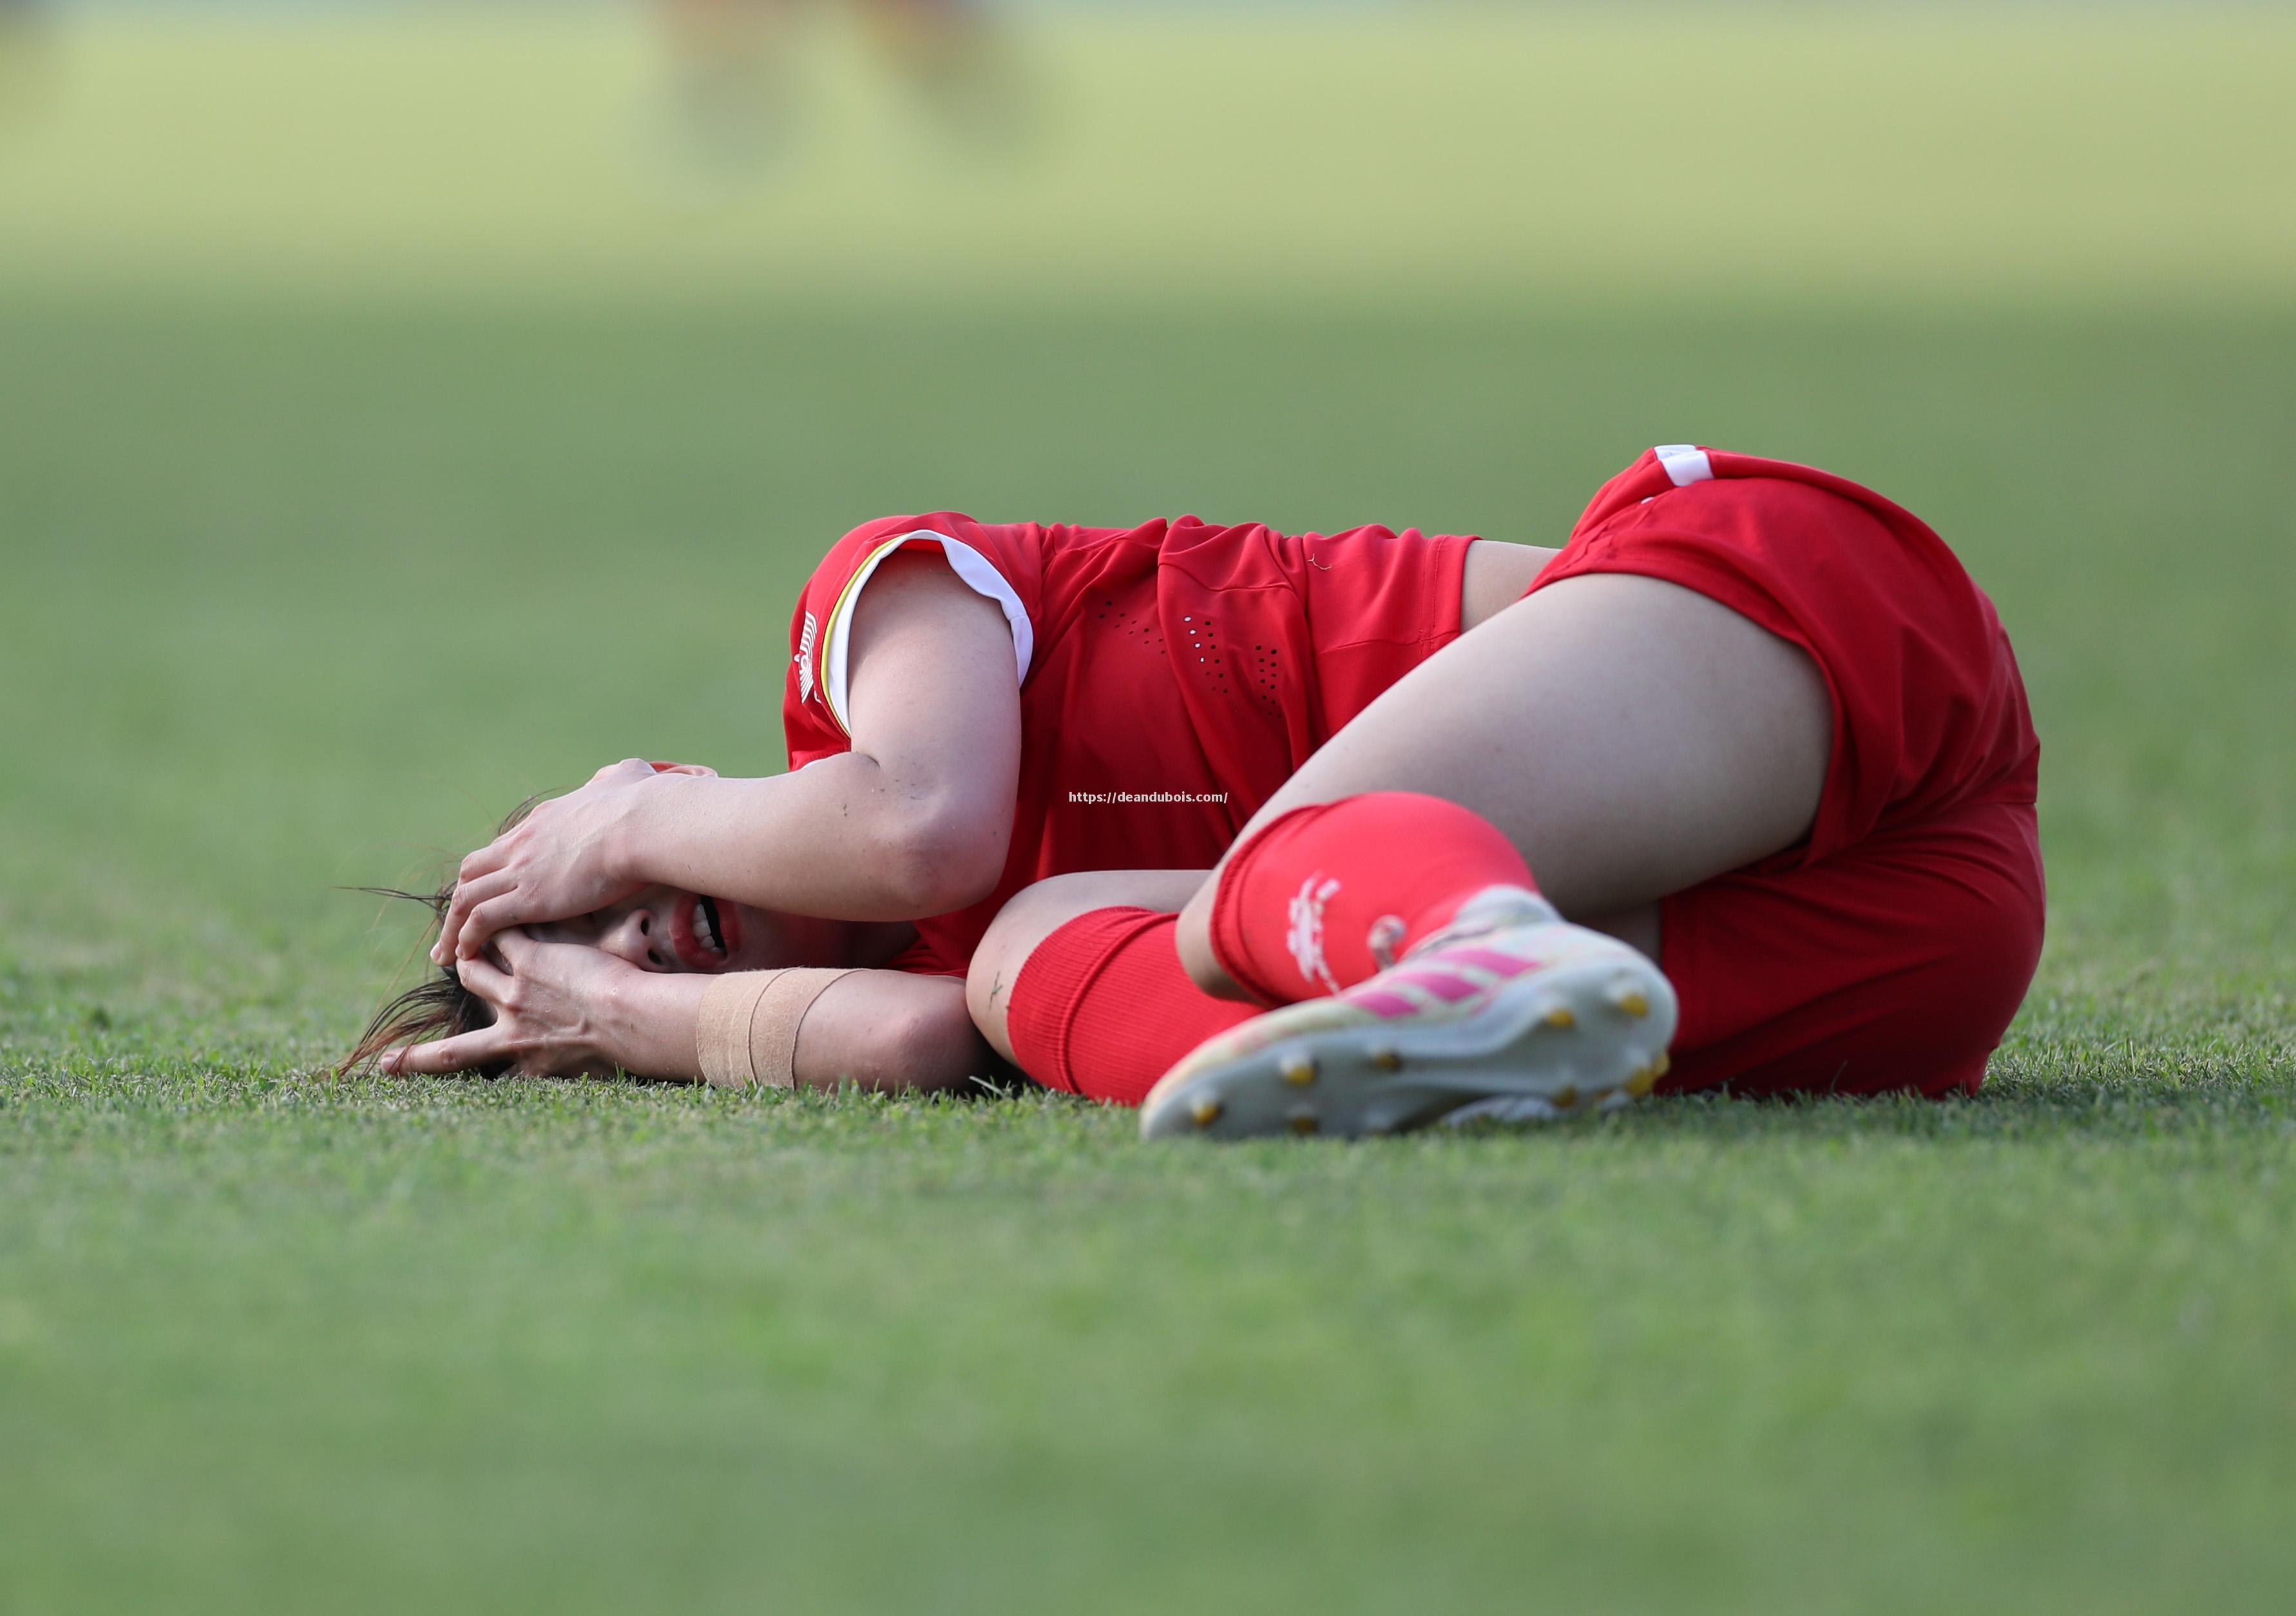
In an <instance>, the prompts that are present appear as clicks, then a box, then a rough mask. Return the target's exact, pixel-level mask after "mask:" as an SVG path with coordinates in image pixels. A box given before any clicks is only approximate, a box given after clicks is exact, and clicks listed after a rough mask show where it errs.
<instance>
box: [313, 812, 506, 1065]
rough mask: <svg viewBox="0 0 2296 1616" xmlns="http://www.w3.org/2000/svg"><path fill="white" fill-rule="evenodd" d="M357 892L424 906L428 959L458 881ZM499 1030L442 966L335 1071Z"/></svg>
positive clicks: (389, 1009)
mask: <svg viewBox="0 0 2296 1616" xmlns="http://www.w3.org/2000/svg"><path fill="white" fill-rule="evenodd" d="M541 800H542V799H541V798H540V797H538V796H537V797H529V798H528V799H527V800H525V801H524V802H521V803H520V804H519V805H518V806H517V807H516V808H512V809H511V811H510V813H509V814H508V816H505V817H504V820H503V822H502V824H499V825H497V826H496V827H495V834H496V835H497V836H499V835H501V834H502V833H504V831H507V830H509V829H510V828H511V827H512V825H515V824H519V823H520V822H521V820H523V819H524V818H525V817H526V816H528V815H529V814H531V813H532V812H534V805H535V804H536V803H537V802H540V801H541ZM352 890H354V891H359V892H372V893H373V894H374V895H375V896H376V897H377V898H402V899H404V900H405V901H406V902H408V903H415V904H421V905H422V906H424V907H425V908H427V909H429V910H430V929H429V930H428V931H426V932H425V933H424V934H423V947H424V951H425V952H426V953H427V952H428V949H429V944H430V939H433V938H435V937H437V936H438V935H439V924H440V923H442V922H443V921H444V920H445V919H446V917H447V905H448V904H450V903H452V902H453V901H454V899H455V877H454V876H453V875H452V874H448V875H447V879H446V880H445V881H443V882H440V883H439V890H437V891H435V892H406V891H401V890H399V889H398V888H397V887H357V888H354V889H352ZM494 1024H495V1010H494V1006H493V1005H489V1004H488V1003H487V1002H486V1000H484V999H482V998H480V997H479V996H478V995H477V994H475V993H472V992H471V990H470V989H469V988H465V987H463V979H462V978H461V977H459V976H457V975H455V968H454V966H452V965H450V964H449V965H441V966H439V968H438V974H436V975H435V976H430V977H426V978H425V979H424V980H422V981H419V982H417V983H415V984H414V987H412V988H408V989H407V990H406V992H404V993H402V994H400V995H399V996H398V997H397V998H395V999H392V1000H391V1001H390V1002H389V1004H387V1005H384V1006H383V1007H382V1008H381V1009H380V1010H378V1011H376V1012H375V1013H374V1019H373V1021H369V1022H368V1023H367V1024H366V1030H365V1032H363V1033H361V1034H360V1035H359V1041H358V1042H357V1044H355V1045H353V1046H352V1047H351V1052H350V1054H347V1055H345V1056H344V1057H343V1059H342V1063H341V1064H340V1065H339V1066H337V1067H336V1068H335V1076H337V1077H339V1078H340V1077H345V1076H348V1074H349V1073H351V1072H354V1071H357V1070H361V1069H362V1068H365V1067H368V1066H372V1065H373V1063H374V1062H375V1061H376V1060H377V1059H378V1058H379V1057H380V1056H381V1054H382V1052H383V1051H384V1050H386V1049H395V1048H397V1047H398V1046H399V1045H401V1044H420V1043H427V1042H429V1041H430V1040H431V1039H433V1038H455V1037H458V1036H460V1035H461V1034H463V1033H465V1032H476V1031H477V1030H478V1029H480V1028H481V1027H491V1026H493V1025H494ZM478 1070H479V1073H480V1076H482V1077H488V1078H498V1077H500V1076H502V1074H503V1073H504V1072H505V1071H507V1070H510V1062H508V1061H495V1062H489V1063H488V1064H487V1065H485V1066H481V1067H480V1068H479V1069H478Z"/></svg>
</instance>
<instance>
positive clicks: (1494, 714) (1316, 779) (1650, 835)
mask: <svg viewBox="0 0 2296 1616" xmlns="http://www.w3.org/2000/svg"><path fill="white" fill-rule="evenodd" d="M1832 738H1833V704H1832V700H1831V698H1830V696H1829V695H1828V693H1827V690H1826V686H1825V678H1824V677H1823V676H1822V675H1821V674H1820V673H1819V672H1818V669H1817V666H1816V663H1815V662H1814V661H1813V660H1811V659H1810V658H1809V656H1808V654H1807V653H1805V652H1802V651H1801V650H1800V648H1799V647H1797V646H1794V645H1792V644H1788V643H1787V642H1786V641H1784V640H1782V639H1780V638H1778V637H1777V636H1775V635H1773V634H1771V633H1769V632H1768V631H1767V630H1766V629H1763V628H1758V627H1756V626H1755V625H1754V624H1753V623H1751V622H1750V621H1748V620H1747V619H1745V618H1743V617H1741V616H1740V615H1739V614H1738V613H1736V612H1735V611H1731V610H1730V609H1729V608H1728V607H1726V606H1723V605H1721V604H1719V603H1717V602H1714V601H1711V600H1709V599H1707V598H1706V597H1705V596H1704V595H1699V594H1696V593H1695V592H1693V591H1692V590H1689V589H1685V588H1683V587H1680V586H1678V585H1675V584H1669V583H1665V582H1662V581H1661V580H1659V579H1656V578H1643V577H1638V576H1631V575H1627V574H1620V573H1594V574H1587V575H1582V576H1579V577H1574V578H1566V579H1563V580H1562V582H1560V583H1557V584H1554V585H1552V586H1550V587H1547V588H1545V589H1541V590H1539V591H1538V592H1537V593H1535V594H1533V595H1529V596H1528V597H1527V598H1525V599H1523V600H1521V601H1519V602H1517V603H1515V604H1514V605H1513V606H1510V607H1509V608H1507V610H1506V611H1503V612H1501V613H1500V614H1499V615H1498V616H1497V617H1495V618H1493V619H1490V621H1488V623H1485V624H1484V625H1482V626H1481V627H1480V628H1477V629H1475V630H1474V631H1473V632H1472V633H1471V634H1467V635H1464V636H1461V637H1460V638H1459V639H1457V640H1456V641H1455V642H1453V643H1452V644H1450V645H1447V646H1446V647H1445V648H1444V649H1443V650H1442V651H1440V652H1438V653H1437V654H1435V655H1434V656H1432V657H1430V658H1429V659H1428V660H1426V661H1425V662H1423V663H1422V664H1420V666H1418V667H1417V668H1415V669H1413V670H1412V671H1411V672H1410V673H1409V674H1407V675H1406V676H1405V677H1403V678H1402V679H1401V680H1399V681H1398V682H1397V684H1396V685H1394V686H1393V687H1392V688H1390V689H1389V690H1388V691H1387V692H1385V693H1383V694H1382V695H1381V696H1380V697H1379V699H1378V700H1376V701H1374V702H1373V703H1372V704H1371V705H1370V706H1369V707H1368V708H1366V709H1365V710H1364V711H1363V712H1362V713H1360V714H1359V715H1357V718H1355V719H1354V721H1353V722H1351V723H1349V725H1348V726H1346V727H1345V728H1343V729H1341V731H1340V733H1339V734H1336V735H1334V736H1333V737H1332V740H1331V741H1330V742H1329V743H1328V744H1326V745H1325V746H1324V748H1323V749H1322V750H1321V751H1317V752H1316V754H1315V756H1314V757H1312V758H1310V759H1308V762H1307V763H1306V764H1305V765H1304V766H1303V767H1301V768H1300V771H1299V773H1297V774H1296V775H1293V776H1292V778H1291V780H1290V781H1288V782H1287V783H1285V784H1284V785H1283V788H1282V789H1281V790H1279V791H1278V792H1276V793H1275V796H1274V797H1273V798H1272V799H1271V800H1269V801H1268V803H1267V806H1266V807H1265V808H1262V809H1261V811H1260V812H1259V815H1257V816H1255V817H1254V819H1253V822H1252V825H1248V826H1247V827H1246V828H1245V832H1244V834H1245V836H1247V837H1248V836H1249V835H1250V834H1251V829H1252V828H1253V826H1256V825H1258V824H1264V823H1266V822H1267V820H1268V819H1270V818H1272V817H1274V816H1276V815H1278V814H1281V813H1283V812H1285V811H1286V810H1288V809H1291V808H1299V807H1302V806H1304V805H1306V804H1308V803H1314V802H1327V801H1331V800H1335V799H1337V798H1341V797H1346V796H1352V795H1354V794H1355V793H1357V792H1369V791H1418V792H1429V793H1431V794H1432V795H1435V796H1439V797H1443V798H1447V799H1448V800H1451V801H1454V802H1457V803H1460V804H1462V805H1464V806H1465V807H1467V808H1472V809H1474V810H1475V811H1476V812H1477V813H1480V814H1481V815H1483V816H1485V817H1486V818H1488V819H1489V820H1490V821H1491V822H1492V823H1493V824H1496V825H1497V826H1498V827H1499V829H1500V830H1501V831H1503V832H1505V833H1506V835H1507V836H1508V837H1509V838H1510V839H1511V840H1513V841H1514V843H1515V845H1516V846H1517V847H1519V848H1520V849H1521V850H1522V852H1523V855H1524V857H1525V858H1526V859H1527V860H1528V862H1529V865H1530V867H1531V870H1532V873H1533V874H1536V875H1537V876H1538V881H1539V884H1540V885H1541V887H1542V888H1543V889H1544V890H1546V893H1547V894H1548V896H1549V897H1550V898H1552V899H1553V900H1554V903H1555V905H1556V906H1558V907H1559V908H1561V909H1562V912H1563V913H1564V914H1566V915H1602V914H1607V913H1611V912H1614V911H1618V910H1622V909H1628V908H1631V907H1633V906H1636V905H1640V904H1644V903H1648V902H1650V901H1652V899H1655V898H1662V897H1664V896H1666V895H1667V894H1669V893H1670V892H1676V891H1679V890H1682V889H1684V888H1685V887H1688V886H1691V885H1693V884H1694V883H1695V882H1700V881H1703V880H1706V879H1707V878H1709V877H1710V876H1713V875H1716V874H1720V873H1721V872H1723V871H1725V870H1730V869H1735V868H1737V867H1739V866H1740V865H1745V864H1748V863H1751V862H1752V861H1753V860H1755V859H1758V858H1761V857H1767V855H1769V854H1771V853H1775V852H1776V851H1778V850H1780V849H1784V848H1786V847H1789V846H1791V845H1792V843H1793V842H1795V841H1798V840H1799V839H1800V838H1801V837H1802V836H1803V835H1804V834H1806V833H1808V829H1809V826H1810V823H1811V820H1812V819H1813V818H1814V817H1815V816H1816V812H1817V805H1818V799H1819V795H1820V793H1821V792H1822V790H1823V788H1824V785H1825V774H1826V764H1827V756H1828V751H1829V749H1830V746H1831V744H1832Z"/></svg>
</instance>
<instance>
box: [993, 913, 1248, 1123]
mask: <svg viewBox="0 0 2296 1616" xmlns="http://www.w3.org/2000/svg"><path fill="white" fill-rule="evenodd" d="M1178 925H1179V916H1178V915H1159V914H1156V913H1155V912H1154V911H1152V910H1149V909H1095V910H1093V911H1092V912H1091V913H1090V914H1088V915H1078V916H1077V917H1076V918H1075V919H1074V920H1072V921H1070V922H1069V923H1068V924H1066V925H1064V926H1062V928H1061V929H1060V930H1059V931H1055V932H1054V933H1053V934H1052V935H1051V936H1050V937H1048V938H1046V939H1045V940H1044V941H1043V942H1041V943H1039V944H1037V949H1036V952H1035V953H1033V954H1031V955H1029V960H1028V963H1027V964H1024V965H1022V966H1021V974H1020V977H1019V979H1018V980H1015V981H1014V982H1013V1003H1012V1005H1010V1006H1009V1008H1008V1009H1007V1010H1006V1013H1005V1029H1006V1030H1007V1031H1008V1032H1009V1033H1010V1034H1011V1035H1012V1039H1013V1054H1014V1055H1016V1056H1017V1057H1018V1058H1019V1060H1020V1062H1021V1070H1023V1071H1025V1072H1027V1073H1028V1074H1029V1076H1030V1077H1032V1078H1034V1079H1037V1082H1039V1083H1042V1084H1043V1085H1045V1087H1047V1088H1065V1089H1067V1090H1069V1091H1070V1093H1072V1094H1079V1095H1091V1096H1092V1097H1093V1098H1094V1099H1095V1100H1107V1101H1111V1102H1112V1103H1116V1104H1119V1105H1137V1104H1139V1103H1140V1102H1141V1101H1142V1100H1144V1099H1145V1098H1146V1097H1147V1095H1148V1091H1149V1090H1150V1089H1151V1088H1152V1087H1155V1085H1156V1079H1159V1078H1160V1077H1162V1076H1163V1075H1164V1074H1165V1072H1167V1071H1168V1070H1170V1069H1171V1068H1172V1066H1173V1065H1174V1064H1175V1063H1176V1062H1177V1061H1178V1060H1179V1059H1180V1057H1181V1056H1182V1055H1184V1054H1187V1053H1188V1052H1189V1051H1190V1050H1192V1049H1193V1048H1194V1047H1195V1046H1197V1045H1199V1044H1201V1043H1202V1042H1203V1041H1204V1040H1205V1039H1206V1038H1210V1037H1211V1036H1212V1035H1213V1034H1214V1033H1219V1032H1226V1030H1227V1029H1229V1028H1231V1027H1233V1026H1234V1025H1235V1024H1236V1023H1237V1022H1239V1021H1250V1020H1251V1018H1252V1017H1253V1016H1255V1015H1258V1014H1259V1010H1258V1009H1257V1008H1256V1007H1255V1006H1253V1005H1239V1004H1235V1003H1234V1002H1233V1001H1231V1000H1227V999H1216V998H1214V997H1212V996H1211V995H1210V994H1209V993H1206V992H1204V991H1203V990H1202V989H1201V988H1198V987H1197V986H1196V985H1195V984H1194V983H1193V982H1192V981H1190V980H1188V973H1187V972H1185V971H1184V970H1182V969H1181V967H1180V951H1179V949H1178V948H1177V947H1176V946H1174V943H1173V940H1172V939H1173V934H1174V932H1175V931H1177V928H1178Z"/></svg>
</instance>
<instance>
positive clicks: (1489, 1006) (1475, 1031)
mask: <svg viewBox="0 0 2296 1616" xmlns="http://www.w3.org/2000/svg"><path fill="white" fill-rule="evenodd" d="M1293 1008H1295V1009H1298V1010H1300V1011H1302V1012H1306V1011H1308V1010H1309V1009H1310V1008H1311V1007H1310V1006H1308V1005H1299V1006H1294V1007H1293ZM1282 1013H1283V1012H1282V1011H1275V1012H1271V1014H1279V1015H1280V1014H1282ZM1676 1015H1677V1007H1676V1003H1675V997H1674V988H1672V986H1671V985H1669V983H1668V981H1667V980H1666V978H1665V977H1664V976H1663V975H1662V974H1661V972H1659V969H1658V967H1657V966H1655V965H1653V964H1651V963H1650V962H1649V961H1648V960H1646V959H1644V957H1643V956H1641V955H1638V954H1636V953H1634V952H1632V951H1631V950H1629V949H1625V948H1621V949H1620V951H1619V953H1618V954H1616V955H1612V956H1606V957H1598V958H1595V959H1587V960H1580V961H1576V962H1573V963H1572V964H1566V965H1557V966H1554V967H1553V968H1551V969H1549V970H1546V971H1542V972H1537V973H1535V974H1534V975H1532V976H1529V977H1527V978H1523V979H1520V980H1516V981H1513V982H1510V983H1508V984H1506V985H1505V987H1503V988H1500V989H1499V990H1498V991H1497V992H1496V993H1495V994H1493V996H1492V997H1491V998H1490V999H1489V1000H1488V1002H1486V1003H1485V1004H1483V1005H1480V1007H1479V1008H1477V1009H1476V1010H1474V1011H1472V1012H1471V1013H1468V1014H1466V1015H1464V1016H1457V1017H1447V1018H1437V1017H1432V1016H1426V1017H1403V1018H1399V1019H1398V1020H1395V1021H1363V1022H1357V1023H1353V1024H1350V1025H1346V1026H1339V1027H1325V1028H1321V1029H1316V1028H1313V1027H1312V1026H1310V1027H1308V1028H1307V1029H1303V1030H1302V1031H1301V1032H1300V1034H1299V1035H1298V1036H1296V1037H1292V1038H1277V1039H1275V1040H1274V1041H1272V1042H1270V1043H1269V1044H1267V1045H1266V1046H1263V1047H1261V1048H1259V1049H1257V1050H1254V1051H1253V1052H1252V1053H1251V1054H1247V1055H1242V1056H1239V1057H1238V1058H1237V1059H1235V1060H1234V1061H1229V1062H1221V1063H1219V1064H1217V1065H1210V1066H1207V1067H1205V1068H1204V1069H1203V1070H1200V1071H1193V1072H1188V1073H1186V1074H1185V1075H1183V1074H1181V1073H1178V1072H1175V1073H1174V1074H1173V1078H1177V1079H1179V1080H1178V1081H1177V1082H1175V1081H1173V1079H1169V1078H1168V1079H1166V1080H1165V1081H1164V1082H1161V1083H1159V1084H1158V1085H1157V1086H1156V1087H1154V1088H1153V1089H1152V1090H1151V1091H1150V1092H1149V1095H1148V1098H1147V1100H1146V1102H1145V1103H1144V1104H1143V1105H1142V1107H1141V1114H1140V1133H1141V1136H1142V1137H1143V1138H1148V1139H1165V1138H1179V1137H1198V1138H1210V1139H1242V1138H1251V1137H1255V1136H1264V1135H1270V1134H1331V1135H1336V1136H1341V1137H1355V1136H1363V1135H1377V1134H1396V1133H1404V1132H1407V1131H1409V1130H1410V1129H1412V1128H1424V1127H1426V1126H1427V1125H1428V1124H1429V1123H1431V1122H1436V1121H1448V1122H1455V1123H1456V1122H1467V1121H1475V1120H1486V1119H1496V1120H1500V1121H1506V1122H1528V1121H1546V1120H1554V1119H1561V1118H1566V1117H1579V1116H1592V1115H1594V1114H1595V1113H1597V1112H1607V1111H1616V1110H1619V1109H1620V1108H1622V1107H1624V1106H1626V1105H1628V1104H1631V1103H1633V1102H1635V1101H1636V1100H1638V1099H1640V1098H1642V1097H1643V1096H1644V1095H1647V1094H1649V1093H1650V1091H1651V1087H1652V1085H1653V1084H1655V1083H1656V1082H1657V1081H1658V1079H1660V1078H1661V1077H1662V1076H1664V1075H1665V1072H1666V1065H1667V1059H1666V1048H1667V1046H1668V1044H1669V1043H1670V1042H1672V1041H1673V1038H1674V1028H1675V1020H1676ZM1310 1019H1311V1018H1310V1017H1309V1016H1308V1015H1305V1014H1303V1015H1302V1017H1301V1020H1302V1021H1309V1020H1310Z"/></svg>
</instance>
